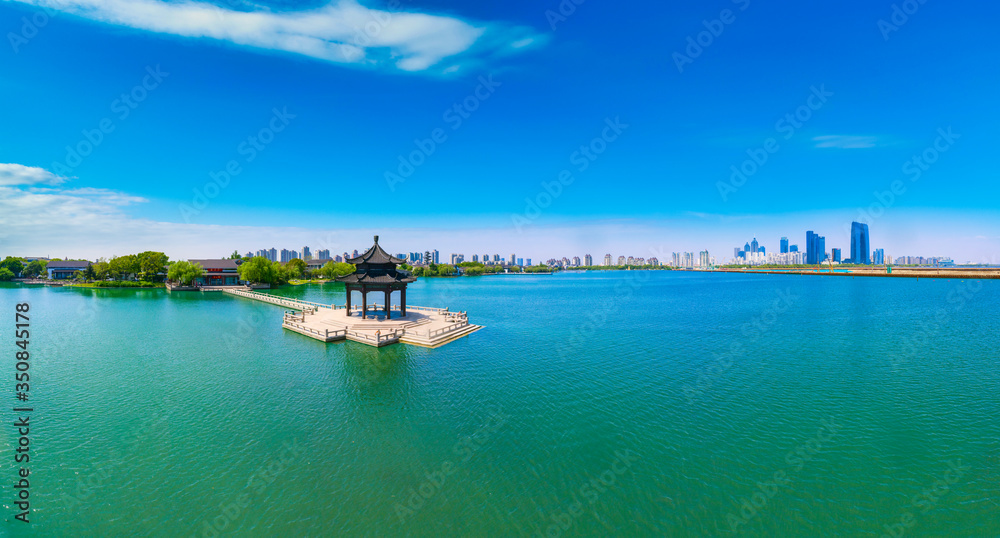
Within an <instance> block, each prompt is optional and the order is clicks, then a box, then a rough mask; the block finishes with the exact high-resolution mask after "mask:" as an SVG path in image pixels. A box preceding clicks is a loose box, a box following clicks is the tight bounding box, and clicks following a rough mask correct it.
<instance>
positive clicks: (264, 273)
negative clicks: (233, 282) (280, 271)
mask: <svg viewBox="0 0 1000 538" xmlns="http://www.w3.org/2000/svg"><path fill="white" fill-rule="evenodd" d="M236 271H237V272H239V274H240V280H246V281H248V282H255V283H261V284H273V283H274V265H273V264H272V263H271V261H270V260H268V259H267V258H262V257H260V256H255V257H253V258H250V259H249V260H246V261H244V262H243V263H242V264H240V266H239V268H238V269H237V270H236Z"/></svg>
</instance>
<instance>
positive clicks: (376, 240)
mask: <svg viewBox="0 0 1000 538" xmlns="http://www.w3.org/2000/svg"><path fill="white" fill-rule="evenodd" d="M375 244H376V245H377V244H378V236H377V235H376V236H375Z"/></svg>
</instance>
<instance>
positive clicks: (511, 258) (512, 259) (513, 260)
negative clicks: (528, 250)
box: [509, 254, 517, 265]
mask: <svg viewBox="0 0 1000 538" xmlns="http://www.w3.org/2000/svg"><path fill="white" fill-rule="evenodd" d="M509 261H510V264H511V265H514V264H515V263H517V256H515V255H513V254H511V255H510V258H509Z"/></svg>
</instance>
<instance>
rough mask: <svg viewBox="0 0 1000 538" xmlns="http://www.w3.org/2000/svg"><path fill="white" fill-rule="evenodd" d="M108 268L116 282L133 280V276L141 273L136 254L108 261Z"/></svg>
mask: <svg viewBox="0 0 1000 538" xmlns="http://www.w3.org/2000/svg"><path fill="white" fill-rule="evenodd" d="M108 268H109V270H110V273H111V276H112V277H113V278H114V279H115V280H124V279H127V278H131V277H132V276H133V275H138V274H139V272H140V271H141V269H140V266H139V257H138V256H136V255H135V254H126V255H125V256H115V257H113V258H111V260H110V261H108Z"/></svg>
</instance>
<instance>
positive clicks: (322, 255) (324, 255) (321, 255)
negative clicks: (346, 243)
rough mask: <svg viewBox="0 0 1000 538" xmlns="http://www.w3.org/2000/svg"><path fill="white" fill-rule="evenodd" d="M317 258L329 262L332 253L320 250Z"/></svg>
mask: <svg viewBox="0 0 1000 538" xmlns="http://www.w3.org/2000/svg"><path fill="white" fill-rule="evenodd" d="M316 256H317V258H318V259H320V260H329V259H330V251H329V250H328V249H323V250H320V251H319V252H317V253H316ZM400 258H402V256H400Z"/></svg>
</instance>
